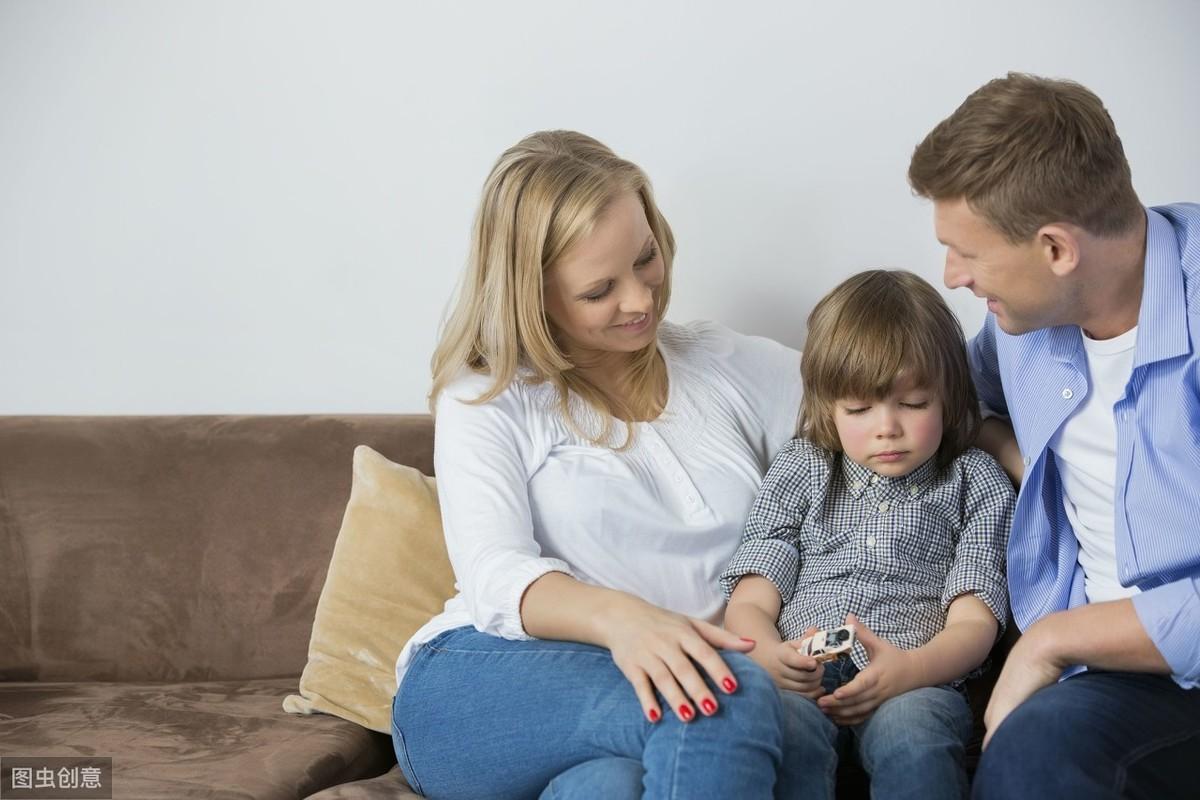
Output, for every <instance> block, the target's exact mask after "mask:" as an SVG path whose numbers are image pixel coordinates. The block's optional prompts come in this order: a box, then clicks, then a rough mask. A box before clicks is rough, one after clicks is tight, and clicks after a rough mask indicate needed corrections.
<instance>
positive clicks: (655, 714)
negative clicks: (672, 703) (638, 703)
mask: <svg viewBox="0 0 1200 800" xmlns="http://www.w3.org/2000/svg"><path fill="white" fill-rule="evenodd" d="M646 716H648V717H650V721H651V722H658V716H659V714H658V709H657V708H652V709H650V713H649V714H647V715H646Z"/></svg>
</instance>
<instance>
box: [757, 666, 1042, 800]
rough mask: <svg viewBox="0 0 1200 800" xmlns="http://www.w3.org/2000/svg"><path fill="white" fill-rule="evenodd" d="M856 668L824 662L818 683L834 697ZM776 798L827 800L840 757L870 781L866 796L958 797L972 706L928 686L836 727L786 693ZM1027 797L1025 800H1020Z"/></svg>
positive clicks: (962, 790) (962, 791) (963, 788)
mask: <svg viewBox="0 0 1200 800" xmlns="http://www.w3.org/2000/svg"><path fill="white" fill-rule="evenodd" d="M856 674H858V669H857V668H856V667H855V666H854V664H853V663H852V662H851V661H850V660H849V659H845V658H843V659H838V660H836V661H831V662H827V663H826V664H825V675H824V678H823V680H822V686H823V688H824V689H825V691H826V692H827V693H828V692H832V691H833V690H835V689H837V687H838V686H841V685H843V684H846V683H849V682H850V681H851V680H852V679H853V678H854V676H855V675H856ZM780 694H781V695H782V696H783V708H784V745H783V767H782V768H781V769H780V772H779V790H778V792H777V795H776V796H777V797H779V798H780V800H797V799H798V798H804V799H805V800H808V798H833V797H834V790H835V781H836V777H837V765H838V758H839V756H844V755H846V754H853V755H856V756H857V757H858V760H859V762H861V764H862V766H863V768H864V769H865V770H866V771H867V774H868V775H869V776H870V778H871V797H872V798H921V799H922V800H941V798H956V799H958V798H964V797H966V796H967V773H966V768H965V766H964V763H963V757H964V755H965V751H966V745H967V741H968V738H969V737H970V735H971V722H972V720H971V709H970V707H969V706H968V705H967V701H966V698H965V697H964V696H963V694H962V692H961V691H960V690H958V689H955V688H951V687H949V686H934V687H928V688H923V689H915V690H913V691H911V692H905V693H904V694H901V695H897V696H896V697H893V698H891V699H890V700H886V701H884V702H883V703H881V704H880V705H879V707H878V708H877V709H875V713H874V714H872V715H871V716H870V717H869V718H868V719H867V720H866V722H863V723H861V724H859V725H855V726H852V727H848V728H840V727H838V726H837V725H835V724H834V723H833V722H832V721H831V720H830V719H829V717H827V716H825V714H824V712H822V711H821V709H820V708H819V707H818V706H817V704H816V703H815V702H814V701H812V700H810V699H808V698H807V697H803V696H801V695H799V694H796V693H795V692H788V691H784V692H781V693H780ZM1026 800H1028V798H1026Z"/></svg>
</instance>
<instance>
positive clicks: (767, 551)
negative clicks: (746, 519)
mask: <svg viewBox="0 0 1200 800" xmlns="http://www.w3.org/2000/svg"><path fill="white" fill-rule="evenodd" d="M799 572H800V557H799V555H798V554H797V553H796V547H795V546H794V545H791V544H787V543H786V542H780V541H770V540H765V541H763V540H760V541H748V542H745V543H743V544H742V546H741V547H739V548H738V551H737V552H736V553H734V554H733V560H732V561H730V562H729V566H728V567H726V568H725V571H724V572H722V573H721V578H720V582H721V590H722V591H723V592H724V593H725V599H726V600H728V599H729V598H730V596H731V595H732V594H733V589H734V587H735V586H736V585H737V582H738V580H739V579H741V578H742V576H744V575H761V576H762V577H764V578H766V579H767V580H769V581H770V582H771V583H773V584H775V588H776V589H778V590H779V598H780V600H781V601H782V602H783V603H785V604H786V603H787V602H789V601H790V600H791V599H792V595H793V594H795V591H796V578H797V576H798V575H799Z"/></svg>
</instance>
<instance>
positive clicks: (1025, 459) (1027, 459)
mask: <svg viewBox="0 0 1200 800" xmlns="http://www.w3.org/2000/svg"><path fill="white" fill-rule="evenodd" d="M1021 461H1022V462H1023V463H1024V464H1025V466H1027V467H1028V466H1029V456H1025V457H1024V458H1022V459H1021Z"/></svg>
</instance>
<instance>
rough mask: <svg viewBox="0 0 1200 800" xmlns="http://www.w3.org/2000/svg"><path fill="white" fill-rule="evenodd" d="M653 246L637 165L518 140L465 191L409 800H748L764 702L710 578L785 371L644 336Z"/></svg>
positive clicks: (407, 713) (711, 345) (566, 142)
mask: <svg viewBox="0 0 1200 800" xmlns="http://www.w3.org/2000/svg"><path fill="white" fill-rule="evenodd" d="M674 249H675V242H674V238H673V236H672V234H671V230H670V227H669V226H668V225H667V222H666V220H665V219H664V218H663V216H662V214H661V213H659V211H658V208H657V206H656V205H655V203H654V198H653V195H652V194H651V190H650V185H649V182H648V181H647V179H646V176H645V175H644V174H643V173H642V171H641V170H640V169H639V168H638V167H636V166H635V165H633V164H631V163H629V162H628V161H624V160H622V159H619V158H617V157H616V156H615V155H614V154H613V153H612V152H611V151H610V150H609V149H608V148H606V147H605V146H604V145H602V144H600V143H599V142H597V141H595V140H594V139H591V138H589V137H587V136H584V135H582V134H578V133H572V132H566V131H555V132H542V133H536V134H533V135H531V136H529V137H527V138H526V139H524V140H523V141H521V142H520V143H518V144H517V145H516V146H514V147H513V148H511V149H510V150H508V151H507V152H506V153H504V155H502V156H501V158H500V160H499V161H498V162H497V164H496V166H495V167H494V168H493V170H492V173H491V175H490V176H489V178H488V180H487V183H486V184H485V186H484V191H483V198H482V201H481V204H480V207H479V212H478V216H477V219H476V223H475V229H474V234H473V245H472V252H471V257H470V262H469V264H468V269H467V273H466V276H465V279H464V282H463V284H462V285H461V287H460V290H459V297H458V301H457V305H456V306H455V308H454V310H453V312H452V314H451V315H450V317H449V319H448V321H447V323H446V326H445V329H444V331H443V333H442V338H441V341H440V343H439V345H438V347H437V350H436V352H435V354H434V358H433V390H432V393H431V405H432V407H433V409H434V412H435V415H436V442H435V450H434V460H435V468H436V472H437V477H438V491H439V498H440V503H441V508H442V518H443V525H444V528H445V535H446V543H447V548H448V550H449V553H450V559H451V562H452V563H453V566H454V571H455V575H456V577H457V581H458V588H459V591H460V593H459V595H458V596H456V597H455V598H453V599H452V600H450V601H449V602H448V603H447V604H446V608H445V610H444V611H443V613H442V614H440V615H438V616H437V617H435V618H434V619H433V620H431V621H430V622H429V623H428V624H427V625H425V626H424V627H423V628H422V629H421V630H419V631H418V632H417V633H416V634H415V635H414V636H413V639H412V640H411V641H410V642H409V643H408V644H407V645H406V646H405V648H404V650H403V652H402V653H401V654H400V657H399V660H398V662H397V667H396V670H397V683H398V686H399V688H398V690H397V694H396V699H395V703H394V706H393V709H394V711H393V715H394V719H393V739H394V742H395V746H396V754H397V757H398V759H399V762H400V766H401V768H402V770H403V771H404V774H405V775H406V777H407V778H408V780H409V783H410V784H411V785H412V786H413V788H414V789H416V790H417V791H419V792H422V793H423V794H426V795H427V796H430V797H438V798H441V797H447V798H455V797H462V798H482V797H487V798H510V797H511V798H524V797H537V796H539V794H540V795H541V796H543V797H617V798H620V797H641V796H642V793H643V788H644V791H645V794H646V796H649V797H666V796H671V797H688V798H703V797H733V796H737V797H744V798H755V797H763V798H766V797H769V796H770V795H771V788H772V785H773V783H774V779H775V770H776V767H777V765H778V763H779V759H780V749H781V732H780V731H781V711H780V706H779V700H778V697H777V694H776V691H775V689H774V686H773V685H772V683H771V680H770V678H769V677H768V676H767V675H766V673H765V672H764V671H763V670H762V669H761V668H759V667H758V666H757V665H755V664H754V663H753V662H752V661H751V660H750V659H749V658H748V657H746V656H745V655H744V653H746V652H747V651H748V650H750V649H752V648H753V646H754V644H753V642H751V641H749V640H741V639H739V638H738V637H736V636H733V635H731V634H729V633H727V632H725V631H723V630H722V629H721V628H720V627H718V623H719V622H720V619H721V616H722V611H723V601H722V597H721V594H720V589H719V587H718V584H717V576H718V575H719V574H720V572H721V569H722V568H723V567H724V565H725V564H726V562H727V561H728V559H729V557H730V556H731V555H732V553H733V551H734V550H735V549H736V548H737V545H738V542H739V541H740V538H741V530H742V525H743V523H744V521H745V517H746V513H747V511H748V510H749V507H750V503H751V501H752V499H753V497H754V493H755V490H756V489H757V487H758V484H759V481H760V480H761V478H762V475H763V472H764V470H765V468H766V465H767V464H768V463H769V461H770V459H771V458H772V456H774V454H775V452H776V450H777V449H778V448H779V447H780V446H781V445H782V444H783V443H784V442H785V441H787V440H788V438H790V436H791V433H792V430H793V429H794V427H795V417H796V411H797V409H798V406H799V399H800V379H799V354H798V353H797V352H795V351H793V350H789V349H787V348H785V347H782V346H781V345H779V344H776V343H774V342H771V341H769V340H766V339H759V338H753V337H746V336H740V335H738V334H735V333H733V332H731V331H728V330H725V329H723V328H721V327H719V326H715V325H711V324H695V325H690V326H678V325H672V324H670V323H666V322H664V320H663V315H664V313H665V311H666V308H667V302H668V299H669V296H670V285H671V262H672V257H673V255H674ZM685 732H686V735H684V734H685Z"/></svg>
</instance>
